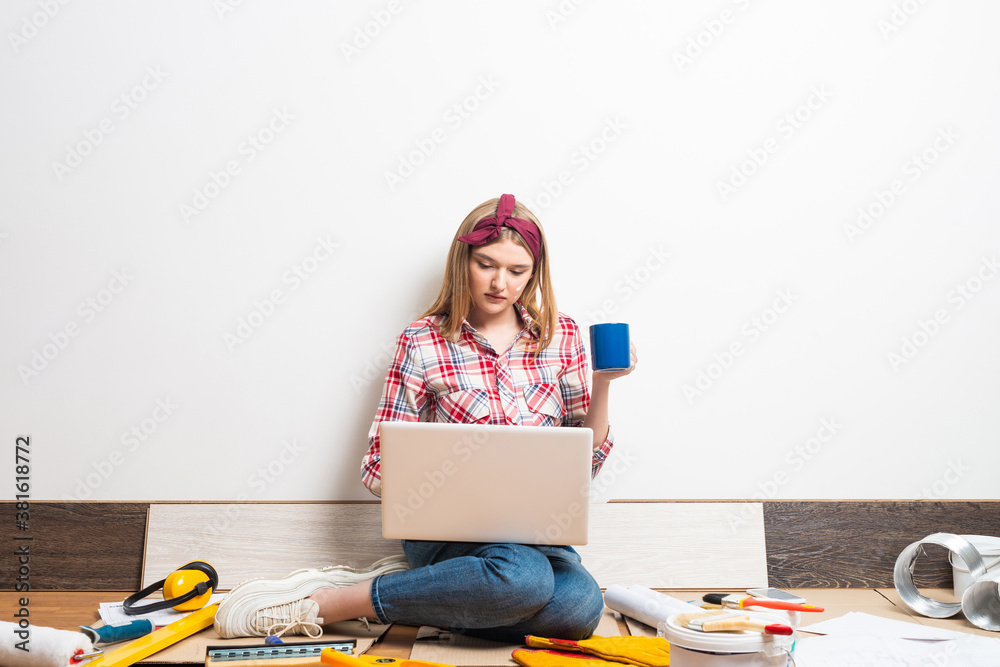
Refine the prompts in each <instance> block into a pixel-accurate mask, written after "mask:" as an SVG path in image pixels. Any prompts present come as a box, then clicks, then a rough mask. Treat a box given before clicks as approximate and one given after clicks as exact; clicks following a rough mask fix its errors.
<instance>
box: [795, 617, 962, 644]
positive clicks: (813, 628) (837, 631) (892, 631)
mask: <svg viewBox="0 0 1000 667" xmlns="http://www.w3.org/2000/svg"><path fill="white" fill-rule="evenodd" d="M799 631H800V632H813V633H817V634H821V635H875V636H878V637H895V638H897V639H923V640H929V641H946V640H948V639H955V638H956V637H961V636H967V635H968V633H964V632H955V631H953V630H942V629H940V628H931V627H928V626H926V625H920V624H918V623H908V622H906V621H897V620H894V619H891V618H882V617H881V616H873V615H872V614H866V613H864V612H860V611H852V612H849V613H847V614H844V615H843V616H841V617H839V618H831V619H830V620H828V621H820V622H819V623H814V624H812V625H809V626H806V627H802V628H799Z"/></svg>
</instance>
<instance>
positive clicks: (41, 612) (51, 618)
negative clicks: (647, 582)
mask: <svg viewBox="0 0 1000 667" xmlns="http://www.w3.org/2000/svg"><path fill="white" fill-rule="evenodd" d="M664 592H666V593H669V594H671V595H673V596H675V597H678V598H680V599H683V600H698V599H700V597H701V595H702V593H703V591H691V590H683V591H664ZM733 592H736V591H733ZM797 592H798V594H800V595H802V596H804V597H806V598H807V600H808V601H809V602H810V603H811V604H815V605H817V606H823V607H825V608H826V611H825V612H823V613H817V614H810V615H809V618H808V619H807V621H804V622H803V625H805V624H807V623H809V622H816V621H820V620H826V619H828V618H837V617H839V616H842V615H843V614H845V613H847V612H850V611H861V612H866V613H869V614H873V615H876V616H883V617H886V618H893V619H896V620H903V621H909V622H913V623H918V624H921V625H927V626H932V627H941V628H948V629H951V630H957V631H960V632H968V633H972V634H980V635H985V636H990V637H996V636H998V633H995V632H988V631H986V630H980V629H979V628H976V627H975V626H973V625H972V624H971V623H969V622H968V621H966V620H965V619H964V618H963V617H962V616H961V614H959V615H958V617H956V618H950V619H932V618H926V617H923V616H920V615H919V614H916V613H915V612H913V611H912V610H910V609H909V608H908V607H906V605H904V604H903V603H902V602H901V601H900V600H899V597H898V595H897V594H896V591H895V590H894V589H802V590H799V591H797ZM925 593H926V594H928V595H931V596H933V597H935V598H937V599H945V597H946V595H947V591H925ZM124 596H125V593H122V592H110V593H109V592H46V593H31V594H30V595H29V597H28V602H29V604H28V609H29V611H30V620H31V624H32V625H36V626H48V627H54V628H58V629H62V630H76V629H77V628H78V626H81V625H90V624H92V623H96V622H97V621H98V620H99V619H100V615H99V614H98V611H97V610H98V607H99V604H100V603H101V602H111V601H115V600H121V599H122V598H123V597H124ZM19 599H20V596H18V595H17V594H14V593H0V614H2V618H8V619H9V618H11V614H13V613H14V612H15V611H16V610H17V609H18V607H19ZM619 628H620V630H621V633H622V634H629V631H628V629H627V626H626V625H625V624H624V623H619ZM416 632H417V628H415V627H408V626H400V625H394V626H393V627H392V628H390V630H389V631H388V632H387V633H386V635H384V636H383V638H382V639H380V640H379V642H378V643H376V644H375V646H373V647H372V649H371V651H370V653H372V654H374V655H382V656H387V657H393V658H399V659H403V658H409V657H410V650H411V648H412V646H413V641H414V639H415V637H416Z"/></svg>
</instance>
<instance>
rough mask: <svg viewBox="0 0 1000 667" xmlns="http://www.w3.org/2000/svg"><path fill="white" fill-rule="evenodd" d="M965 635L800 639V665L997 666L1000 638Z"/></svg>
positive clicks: (865, 666) (796, 660)
mask: <svg viewBox="0 0 1000 667" xmlns="http://www.w3.org/2000/svg"><path fill="white" fill-rule="evenodd" d="M958 634H961V635H963V636H962V637H961V638H960V639H950V640H947V641H914V640H910V639H898V638H894V637H878V636H874V635H839V634H838V635H827V636H825V637H804V638H800V639H799V641H798V642H797V643H796V645H795V664H796V666H797V667H846V666H848V665H852V666H853V665H864V667H914V666H918V667H925V666H926V667H932V666H937V665H940V666H941V667H945V666H947V667H996V666H997V664H1000V639H994V638H992V637H980V636H977V635H969V634H964V633H958Z"/></svg>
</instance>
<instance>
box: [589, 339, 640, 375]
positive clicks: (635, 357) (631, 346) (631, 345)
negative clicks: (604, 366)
mask: <svg viewBox="0 0 1000 667" xmlns="http://www.w3.org/2000/svg"><path fill="white" fill-rule="evenodd" d="M629 353H630V354H629V356H630V357H631V359H632V365H631V366H629V367H628V368H623V369H621V370H618V371H594V382H598V381H601V380H604V381H607V382H611V381H612V380H614V379H617V378H621V377H625V376H626V375H628V374H629V373H631V372H632V371H634V370H635V365H636V363H637V362H638V361H639V355H638V354H636V351H635V343H629Z"/></svg>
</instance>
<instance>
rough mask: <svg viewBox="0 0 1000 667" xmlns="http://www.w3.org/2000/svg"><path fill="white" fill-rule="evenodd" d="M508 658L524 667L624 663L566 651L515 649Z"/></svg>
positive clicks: (614, 666)
mask: <svg viewBox="0 0 1000 667" xmlns="http://www.w3.org/2000/svg"><path fill="white" fill-rule="evenodd" d="M510 657H512V658H514V660H515V661H516V662H517V664H519V665H524V667H602V666H606V667H624V663H621V662H611V661H609V660H604V659H603V658H598V657H597V656H595V655H587V654H585V653H567V652H566V651H549V650H537V651H532V650H530V649H526V648H516V649H514V651H513V652H512V653H511V654H510Z"/></svg>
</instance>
